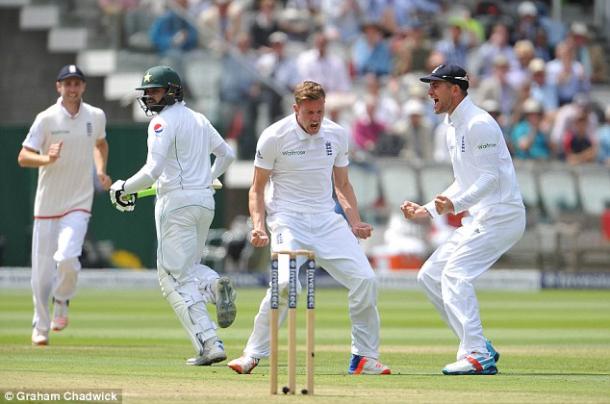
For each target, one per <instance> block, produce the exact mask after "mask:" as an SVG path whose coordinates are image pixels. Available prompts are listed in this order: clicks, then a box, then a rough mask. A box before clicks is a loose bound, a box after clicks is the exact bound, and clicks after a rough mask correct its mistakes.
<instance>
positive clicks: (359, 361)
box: [348, 354, 392, 375]
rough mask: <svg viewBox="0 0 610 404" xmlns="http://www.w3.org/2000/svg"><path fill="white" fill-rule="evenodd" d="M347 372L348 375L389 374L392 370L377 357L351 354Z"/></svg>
mask: <svg viewBox="0 0 610 404" xmlns="http://www.w3.org/2000/svg"><path fill="white" fill-rule="evenodd" d="M348 373H349V374H350V375H391V374H392V371H391V370H390V368H389V367H387V366H386V365H384V364H383V363H381V362H379V361H378V360H377V359H373V358H368V357H366V356H360V355H354V354H352V359H351V361H350V364H349V370H348Z"/></svg>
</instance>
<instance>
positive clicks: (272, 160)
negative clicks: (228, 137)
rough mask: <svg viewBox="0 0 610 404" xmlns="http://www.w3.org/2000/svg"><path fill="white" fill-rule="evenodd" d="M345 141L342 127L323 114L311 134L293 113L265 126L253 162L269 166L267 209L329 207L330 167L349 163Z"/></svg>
mask: <svg viewBox="0 0 610 404" xmlns="http://www.w3.org/2000/svg"><path fill="white" fill-rule="evenodd" d="M347 145H348V138H347V134H346V132H345V130H344V129H343V128H342V127H341V126H339V125H337V124H336V123H334V122H333V121H331V120H329V119H326V118H325V119H324V120H323V121H322V125H321V126H320V131H319V132H318V133H317V134H315V135H310V134H308V133H307V132H305V131H304V130H303V129H302V128H301V127H300V126H299V124H298V123H297V120H296V115H294V114H292V115H289V116H287V117H286V118H283V119H281V120H280V121H278V122H276V123H274V124H273V125H271V126H270V127H268V128H267V129H265V131H263V133H262V134H261V136H260V138H259V139H258V144H257V150H256V157H255V159H254V165H255V166H256V167H260V168H263V169H266V170H271V176H270V189H269V191H268V192H265V205H266V210H267V212H268V213H269V214H274V213H278V212H302V213H318V212H329V211H332V210H333V209H334V206H335V202H334V201H333V198H332V193H333V185H332V173H333V167H334V166H337V167H345V166H347V165H348V164H349V161H348V158H347V153H348V146H347Z"/></svg>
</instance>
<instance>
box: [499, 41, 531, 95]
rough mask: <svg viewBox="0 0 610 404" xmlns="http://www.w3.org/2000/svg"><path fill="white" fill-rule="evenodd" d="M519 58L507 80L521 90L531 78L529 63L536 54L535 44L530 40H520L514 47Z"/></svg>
mask: <svg viewBox="0 0 610 404" xmlns="http://www.w3.org/2000/svg"><path fill="white" fill-rule="evenodd" d="M513 49H514V50H515V56H516V58H517V62H518V63H517V65H516V66H512V68H511V69H510V70H509V72H508V74H507V77H506V80H507V81H508V82H509V83H510V85H511V86H512V87H513V88H514V89H515V90H517V91H519V90H520V89H521V88H522V87H523V86H524V85H525V84H526V82H527V81H528V80H529V77H530V71H529V64H530V62H531V61H532V59H534V57H535V56H536V54H535V49H534V45H533V44H532V43H531V42H530V41H528V40H520V41H518V42H517V43H516V44H515V46H514V47H513Z"/></svg>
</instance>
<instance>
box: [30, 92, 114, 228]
mask: <svg viewBox="0 0 610 404" xmlns="http://www.w3.org/2000/svg"><path fill="white" fill-rule="evenodd" d="M105 137H106V115H105V114H104V111H102V110H101V109H99V108H96V107H93V106H91V105H89V104H87V103H85V102H81V105H80V108H79V111H78V113H77V114H76V115H74V116H71V115H70V113H69V112H68V111H67V110H66V109H65V108H64V107H63V105H62V104H61V98H59V99H58V100H57V103H56V104H55V105H52V106H51V107H49V108H47V109H46V110H45V111H43V112H41V113H39V114H38V115H37V116H36V119H35V120H34V123H33V124H32V126H31V127H30V131H29V132H28V134H27V136H26V138H25V140H24V141H23V146H24V147H27V148H29V149H32V150H35V151H37V152H39V153H41V154H47V152H48V150H49V147H50V146H51V144H54V143H59V142H63V146H62V149H61V154H60V157H59V158H58V159H57V160H56V161H55V162H54V163H53V164H49V165H46V166H42V167H40V168H39V169H38V185H37V188H36V200H35V202H34V217H35V218H38V219H50V218H58V217H61V216H64V215H66V214H67V213H70V212H72V211H75V210H81V211H86V212H90V211H91V205H92V204H93V176H94V167H95V166H94V161H93V149H94V148H95V144H96V142H97V141H98V140H99V139H104V138H105Z"/></svg>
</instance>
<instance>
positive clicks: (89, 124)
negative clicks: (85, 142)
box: [87, 122, 93, 137]
mask: <svg viewBox="0 0 610 404" xmlns="http://www.w3.org/2000/svg"><path fill="white" fill-rule="evenodd" d="M91 135H93V124H92V123H91V122H87V136H89V137H90V136H91Z"/></svg>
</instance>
